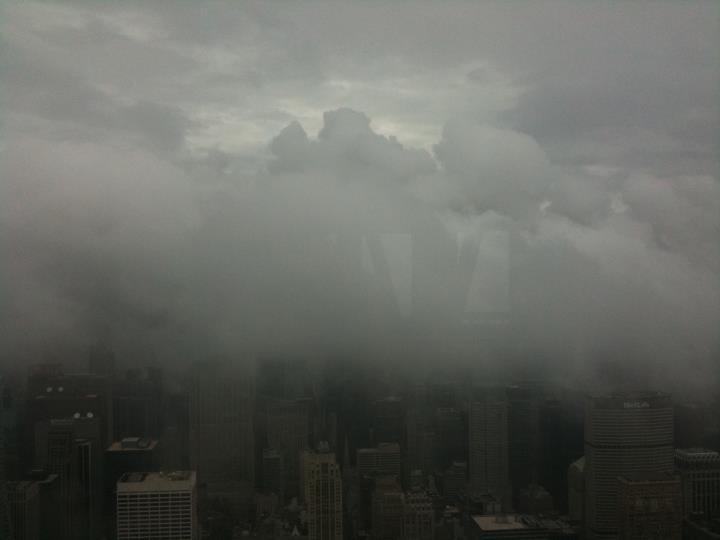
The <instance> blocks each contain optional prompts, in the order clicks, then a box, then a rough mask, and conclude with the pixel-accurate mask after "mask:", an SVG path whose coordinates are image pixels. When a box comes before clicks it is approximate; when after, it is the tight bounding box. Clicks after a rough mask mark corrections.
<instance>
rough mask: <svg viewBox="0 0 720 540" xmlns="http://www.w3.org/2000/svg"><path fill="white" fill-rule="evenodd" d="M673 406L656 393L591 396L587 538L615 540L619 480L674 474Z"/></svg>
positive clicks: (587, 423) (587, 412) (587, 414)
mask: <svg viewBox="0 0 720 540" xmlns="http://www.w3.org/2000/svg"><path fill="white" fill-rule="evenodd" d="M673 454H674V449H673V407H672V402H671V400H670V396H669V395H667V394H663V393H658V392H639V393H622V394H612V395H607V396H600V397H592V398H588V399H587V401H586V410H585V478H586V490H585V512H586V514H585V523H586V538H587V539H588V540H596V539H616V538H618V502H617V501H618V480H617V479H618V478H619V477H621V476H624V477H626V478H635V477H637V476H638V475H653V474H662V473H667V472H672V470H673Z"/></svg>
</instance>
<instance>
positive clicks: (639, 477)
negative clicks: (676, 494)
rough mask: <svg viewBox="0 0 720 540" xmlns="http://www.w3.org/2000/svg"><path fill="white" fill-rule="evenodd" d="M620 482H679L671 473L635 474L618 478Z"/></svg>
mask: <svg viewBox="0 0 720 540" xmlns="http://www.w3.org/2000/svg"><path fill="white" fill-rule="evenodd" d="M618 480H620V482H623V483H626V484H650V483H656V482H679V479H678V478H677V477H676V476H675V475H673V473H671V472H665V473H634V474H626V475H623V476H620V477H618Z"/></svg>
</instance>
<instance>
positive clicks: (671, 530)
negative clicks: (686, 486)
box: [617, 473, 682, 540]
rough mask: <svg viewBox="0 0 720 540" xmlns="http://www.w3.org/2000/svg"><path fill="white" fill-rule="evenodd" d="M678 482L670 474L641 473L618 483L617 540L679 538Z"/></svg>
mask: <svg viewBox="0 0 720 540" xmlns="http://www.w3.org/2000/svg"><path fill="white" fill-rule="evenodd" d="M681 498H682V495H681V493H680V479H679V478H677V477H674V476H673V475H672V474H671V473H665V474H647V473H642V474H640V475H638V476H635V477H634V478H627V477H626V476H621V477H620V478H619V479H618V499H617V501H618V532H619V536H618V538H619V539H620V540H680V539H681V538H682V501H681Z"/></svg>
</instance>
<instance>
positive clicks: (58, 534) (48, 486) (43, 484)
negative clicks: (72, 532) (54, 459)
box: [29, 469, 66, 540]
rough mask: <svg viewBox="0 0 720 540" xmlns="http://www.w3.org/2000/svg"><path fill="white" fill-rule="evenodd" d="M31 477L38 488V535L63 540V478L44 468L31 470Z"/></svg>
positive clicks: (41, 539)
mask: <svg viewBox="0 0 720 540" xmlns="http://www.w3.org/2000/svg"><path fill="white" fill-rule="evenodd" d="M29 477H30V479H31V480H32V481H33V482H35V484H36V485H37V488H38V508H39V511H38V512H39V519H38V535H39V538H40V540H62V539H63V538H66V536H64V535H65V531H64V530H63V522H64V517H65V515H64V510H65V499H64V498H63V489H62V486H61V478H60V476H59V475H58V474H55V473H50V472H48V471H46V470H43V469H34V470H32V471H30V474H29Z"/></svg>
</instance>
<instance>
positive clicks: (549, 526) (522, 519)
mask: <svg viewBox="0 0 720 540" xmlns="http://www.w3.org/2000/svg"><path fill="white" fill-rule="evenodd" d="M472 519H473V521H474V522H475V524H476V525H477V526H478V527H479V528H480V530H481V531H522V530H526V531H527V530H529V531H532V530H535V529H544V530H547V531H570V530H572V527H571V526H570V525H569V524H568V523H567V522H565V521H563V520H561V519H554V518H548V517H543V516H538V515H530V514H492V515H479V516H472Z"/></svg>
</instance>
